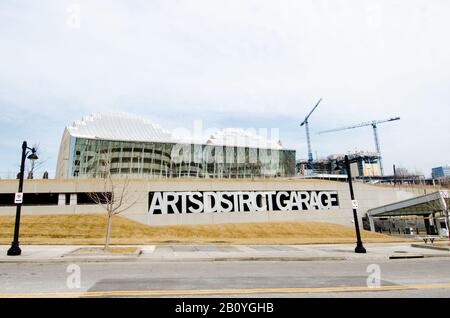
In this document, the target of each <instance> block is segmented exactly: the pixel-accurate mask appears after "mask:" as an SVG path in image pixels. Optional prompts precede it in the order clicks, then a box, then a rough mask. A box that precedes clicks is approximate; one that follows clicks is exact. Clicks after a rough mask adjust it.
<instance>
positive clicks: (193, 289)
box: [0, 258, 450, 297]
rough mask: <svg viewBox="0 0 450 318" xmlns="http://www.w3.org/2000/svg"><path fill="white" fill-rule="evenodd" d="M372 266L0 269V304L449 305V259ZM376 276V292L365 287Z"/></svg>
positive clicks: (200, 264) (329, 263)
mask: <svg viewBox="0 0 450 318" xmlns="http://www.w3.org/2000/svg"><path fill="white" fill-rule="evenodd" d="M371 264H373V263H371V262H367V261H358V260H354V261H318V262H311V261H305V262H275V261H274V262H257V261H253V262H158V263H156V262H130V263H122V262H120V263H117V262H116V263H80V264H74V265H73V264H72V265H71V264H65V263H54V264H31V263H30V264H25V263H22V264H19V263H16V264H13V263H2V264H0V297H17V296H31V297H55V296H56V297H136V296H137V297H211V296H213V297H450V258H427V259H408V260H382V261H377V262H376V263H375V266H374V265H372V266H371V267H370V268H369V269H371V273H368V272H367V270H368V266H369V265H371ZM69 265H71V266H69ZM68 266H69V267H68ZM78 269H79V275H78ZM374 269H375V271H374ZM378 269H379V273H380V275H379V278H380V287H377V286H375V287H368V285H367V279H368V277H369V275H370V276H371V277H372V278H373V277H375V278H376V277H378V276H374V275H376V274H377V272H378ZM370 281H371V282H372V283H373V282H375V284H376V282H377V281H376V280H375V281H373V280H370ZM78 283H79V288H77V287H78V285H77V284H78Z"/></svg>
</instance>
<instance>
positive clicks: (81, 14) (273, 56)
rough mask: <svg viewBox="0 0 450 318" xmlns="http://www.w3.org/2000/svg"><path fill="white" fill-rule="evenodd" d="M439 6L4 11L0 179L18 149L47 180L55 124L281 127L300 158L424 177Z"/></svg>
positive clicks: (448, 84)
mask: <svg viewBox="0 0 450 318" xmlns="http://www.w3.org/2000/svg"><path fill="white" fill-rule="evenodd" d="M449 17H450V2H449V1H447V0H378V1H374V0H278V1H274V0H271V1H268V0H215V1H211V0H189V1H188V0H184V1H181V0H130V1H119V0H70V1H68V0H53V1H50V0H40V1H32V0H28V1H26V0H2V1H1V2H0V137H1V138H0V176H2V177H7V176H11V175H12V176H14V175H15V174H16V173H17V170H18V165H19V161H20V151H21V143H22V141H23V140H27V141H28V143H29V144H31V145H34V144H39V155H40V158H41V161H42V167H41V169H42V170H48V171H50V172H51V174H52V172H54V170H55V168H56V160H57V155H58V148H59V143H60V139H61V136H62V133H63V130H64V127H65V126H66V125H69V124H71V123H72V122H73V121H75V120H79V119H81V118H82V117H83V116H85V115H89V114H91V113H96V112H106V111H120V112H129V113H133V114H137V115H141V116H142V117H144V118H148V119H150V120H152V121H154V122H157V123H158V124H159V125H160V126H161V127H163V128H166V129H177V128H179V127H183V128H184V127H186V128H192V126H193V123H194V121H196V120H202V122H203V126H204V127H205V128H212V127H213V128H218V129H222V128H227V127H240V128H243V129H247V128H256V129H258V128H268V129H270V128H278V129H279V132H280V133H279V134H280V138H281V141H282V143H283V146H284V147H285V148H289V149H295V150H296V151H297V158H307V146H306V136H305V130H304V128H303V127H300V123H301V122H302V121H303V119H304V117H305V115H306V114H307V113H308V112H309V111H310V109H311V108H312V107H313V106H314V104H315V103H316V102H317V100H318V99H319V98H323V101H322V103H321V104H320V105H319V107H318V108H317V110H316V111H315V112H314V113H313V115H312V116H311V118H310V121H309V122H310V129H311V138H312V148H313V155H314V157H316V156H319V157H325V156H327V155H329V154H335V153H347V152H348V151H354V150H363V151H374V150H375V144H374V140H373V133H372V128H371V127H370V126H369V127H364V128H358V129H352V130H347V131H341V132H336V133H332V134H331V133H330V134H324V135H318V134H317V132H319V131H321V130H325V129H330V128H334V127H340V126H346V125H351V124H356V123H359V122H365V121H370V120H378V119H386V118H390V117H394V116H400V117H401V120H400V121H396V122H392V123H386V124H381V125H380V126H379V134H380V142H381V149H382V154H383V161H384V166H385V172H386V173H388V174H389V173H392V165H393V164H395V165H396V166H397V167H404V168H407V169H409V170H410V171H411V172H418V173H423V174H425V175H426V176H429V175H430V171H431V168H432V167H435V166H440V165H445V164H449V163H450V147H449V142H448V140H449V136H450V116H449V115H450V41H449V40H448V39H449V31H450V18H449Z"/></svg>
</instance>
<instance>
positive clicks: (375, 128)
mask: <svg viewBox="0 0 450 318" xmlns="http://www.w3.org/2000/svg"><path fill="white" fill-rule="evenodd" d="M395 120H400V117H392V118H389V119H384V120H372V121H366V122H364V123H360V124H357V125H353V126H348V127H341V128H335V129H330V130H323V131H320V132H318V134H326V133H330V132H335V131H341V130H347V129H353V128H359V127H365V126H372V128H373V136H374V139H375V148H376V150H377V153H378V155H379V156H380V171H381V175H382V176H383V175H384V171H383V161H382V158H381V148H380V140H379V137H378V125H379V124H382V123H387V122H390V121H395Z"/></svg>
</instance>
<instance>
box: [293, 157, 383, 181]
mask: <svg viewBox="0 0 450 318" xmlns="http://www.w3.org/2000/svg"><path fill="white" fill-rule="evenodd" d="M344 157H345V155H344V154H335V155H329V156H328V157H326V158H325V159H317V160H314V161H313V162H312V166H311V168H312V169H308V163H309V162H308V160H298V161H297V163H296V171H297V173H298V174H299V175H302V176H309V175H315V174H336V175H342V174H346V171H345V168H340V167H339V166H341V167H342V166H343V165H338V163H340V162H343V161H344ZM348 158H349V160H350V169H351V173H352V176H354V177H379V176H381V167H380V155H379V154H378V153H376V152H366V151H358V152H354V153H350V154H348Z"/></svg>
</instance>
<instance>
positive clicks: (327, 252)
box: [0, 243, 450, 263]
mask: <svg viewBox="0 0 450 318" xmlns="http://www.w3.org/2000/svg"><path fill="white" fill-rule="evenodd" d="M133 246H136V247H139V248H140V249H141V253H140V254H136V253H135V254H128V255H127V254H116V255H104V254H102V255H100V254H95V255H80V253H73V252H74V251H76V250H77V249H79V248H82V247H93V246H92V245H90V246H86V245H22V246H21V248H22V255H20V256H7V255H6V252H7V250H8V248H9V246H7V245H0V263H30V262H31V263H54V262H113V261H132V262H168V261H179V262H188V261H198V262H201V261H332V260H341V261H344V260H377V259H398V258H401V259H405V258H426V257H450V252H449V251H439V250H432V249H425V248H417V247H413V246H411V243H366V244H365V247H366V250H367V253H366V254H356V253H354V248H355V244H317V245H222V244H216V245H213V244H209V245H141V246H137V245H133Z"/></svg>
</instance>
